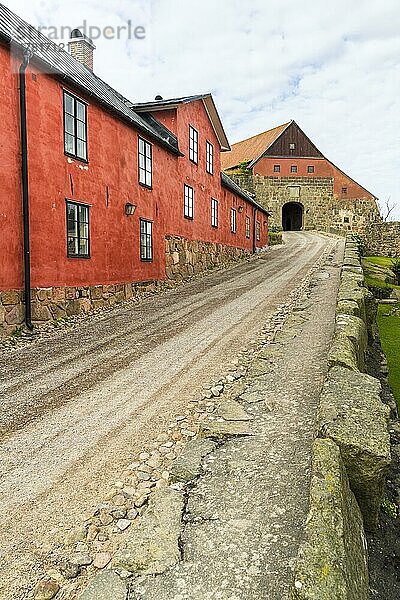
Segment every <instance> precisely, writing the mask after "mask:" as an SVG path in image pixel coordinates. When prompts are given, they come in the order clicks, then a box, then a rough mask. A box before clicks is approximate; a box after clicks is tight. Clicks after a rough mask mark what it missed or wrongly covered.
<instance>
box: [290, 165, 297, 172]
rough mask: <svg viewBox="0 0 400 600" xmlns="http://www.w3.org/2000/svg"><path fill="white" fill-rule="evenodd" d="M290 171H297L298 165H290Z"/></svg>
mask: <svg viewBox="0 0 400 600" xmlns="http://www.w3.org/2000/svg"><path fill="white" fill-rule="evenodd" d="M290 172H291V173H297V165H292V166H291V167H290Z"/></svg>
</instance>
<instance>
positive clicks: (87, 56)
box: [68, 29, 96, 71]
mask: <svg viewBox="0 0 400 600" xmlns="http://www.w3.org/2000/svg"><path fill="white" fill-rule="evenodd" d="M70 38H71V39H70V41H69V42H68V50H69V53H70V54H71V56H73V57H74V58H75V59H76V60H77V61H79V62H80V63H82V64H83V65H85V67H87V68H88V69H90V70H91V71H93V51H94V50H95V49H96V46H95V45H94V44H93V42H92V40H91V39H90V38H88V37H87V36H86V35H85V34H84V33H82V32H81V31H80V30H79V29H74V30H73V31H71V36H70Z"/></svg>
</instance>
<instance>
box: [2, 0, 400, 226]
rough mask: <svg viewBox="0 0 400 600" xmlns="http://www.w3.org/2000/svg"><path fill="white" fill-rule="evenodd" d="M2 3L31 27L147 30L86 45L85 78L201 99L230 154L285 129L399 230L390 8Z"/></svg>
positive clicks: (398, 78)
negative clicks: (90, 65)
mask: <svg viewBox="0 0 400 600" xmlns="http://www.w3.org/2000/svg"><path fill="white" fill-rule="evenodd" d="M3 3H4V4H6V5H7V6H9V8H10V9H11V10H13V11H14V12H16V13H17V14H19V15H20V16H21V17H22V18H24V19H25V20H27V21H28V22H30V23H31V24H32V25H35V26H38V25H47V26H61V25H71V26H72V27H76V26H80V25H81V24H82V23H83V21H84V20H86V21H87V22H88V23H89V24H92V25H95V26H97V27H100V28H104V27H105V26H107V25H111V26H113V27H117V26H118V25H124V24H125V23H126V22H127V21H128V20H129V19H130V20H131V22H132V25H133V26H134V27H135V26H143V27H145V28H146V38H145V39H144V40H135V39H133V40H127V39H126V37H124V36H123V37H122V38H121V39H119V40H106V39H98V40H96V41H95V44H96V47H97V48H96V53H95V71H96V73H97V74H98V75H99V76H100V77H102V78H103V79H104V80H106V81H107V82H108V83H109V84H111V85H112V86H113V87H115V88H116V89H117V90H118V91H120V92H121V93H123V94H124V95H125V96H127V97H128V98H129V99H131V100H132V101H144V100H152V99H154V97H155V96H156V95H157V94H161V95H162V96H163V97H164V98H167V97H173V96H184V95H189V94H195V93H200V92H208V91H211V92H212V93H213V95H214V99H215V101H216V104H217V107H218V109H219V112H220V115H221V118H222V120H223V122H224V125H225V129H226V132H227V134H228V137H229V139H230V141H231V143H234V142H236V141H239V140H241V139H244V138H246V137H250V136H251V135H254V134H256V133H260V132H261V131H264V130H266V129H269V128H271V127H274V126H276V125H279V124H281V123H284V122H286V121H289V120H290V119H294V120H295V121H297V123H298V124H299V125H300V127H301V128H302V129H303V130H304V131H305V132H306V133H307V134H308V135H309V137H310V138H311V139H312V141H313V142H314V143H315V144H316V146H317V147H318V148H319V149H320V150H321V151H322V152H323V153H324V154H325V155H326V156H327V157H328V158H329V159H330V160H332V161H333V162H334V163H335V164H337V165H338V166H339V167H341V168H343V170H344V171H346V172H347V173H348V174H349V175H351V176H352V177H353V178H354V179H356V180H357V181H358V182H359V183H361V184H362V185H364V186H365V187H366V188H367V189H369V190H370V191H371V192H372V193H374V194H375V195H377V196H378V197H379V198H380V201H381V202H382V203H384V202H385V201H386V199H387V198H389V197H390V199H391V201H392V202H395V203H396V205H397V208H396V214H395V217H396V218H397V219H400V184H399V176H398V173H399V172H400V153H399V138H400V83H399V82H400V35H399V23H400V4H399V2H398V0H358V1H357V2H350V1H349V0H332V1H331V2H329V3H328V2H327V1H325V0H322V1H320V2H315V0H303V2H298V1H297V0H252V2H251V3H246V2H243V0H223V1H221V2H215V0H202V1H201V2H199V1H198V0H138V1H136V2H132V1H131V0H108V2H107V3H101V2H95V1H93V0H79V1H77V0H69V2H63V1H61V0H59V1H57V0H31V2H30V3H29V4H28V3H27V2H26V0H12V1H11V0H6V1H5V2H3ZM64 41H67V40H64Z"/></svg>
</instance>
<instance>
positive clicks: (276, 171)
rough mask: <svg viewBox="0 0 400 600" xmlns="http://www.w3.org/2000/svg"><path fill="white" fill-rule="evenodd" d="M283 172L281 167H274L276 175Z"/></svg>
mask: <svg viewBox="0 0 400 600" xmlns="http://www.w3.org/2000/svg"><path fill="white" fill-rule="evenodd" d="M280 172H281V165H274V173H280Z"/></svg>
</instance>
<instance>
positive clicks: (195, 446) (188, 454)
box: [170, 438, 216, 483]
mask: <svg viewBox="0 0 400 600" xmlns="http://www.w3.org/2000/svg"><path fill="white" fill-rule="evenodd" d="M215 447H216V443H215V442H213V441H211V440H208V439H201V438H197V439H194V440H190V441H189V442H188V443H187V445H186V447H185V448H184V450H183V452H182V454H181V455H180V456H179V457H178V458H177V459H176V460H175V461H174V463H173V464H172V467H171V474H170V480H171V482H172V483H175V482H188V481H191V480H192V479H195V478H196V477H198V476H199V475H200V473H201V461H202V459H203V458H204V457H205V456H206V455H207V454H209V453H210V452H212V451H213V450H214V449H215Z"/></svg>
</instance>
